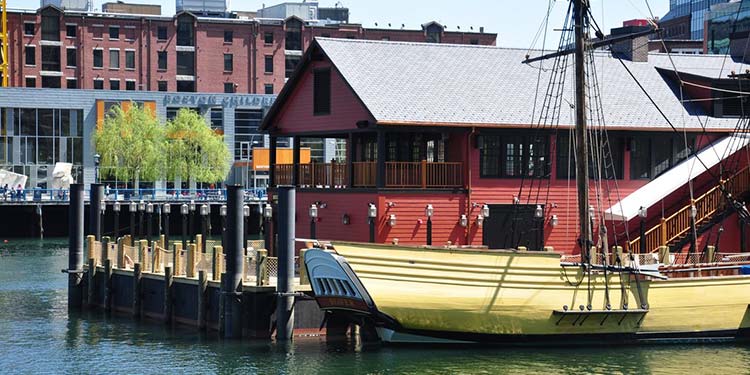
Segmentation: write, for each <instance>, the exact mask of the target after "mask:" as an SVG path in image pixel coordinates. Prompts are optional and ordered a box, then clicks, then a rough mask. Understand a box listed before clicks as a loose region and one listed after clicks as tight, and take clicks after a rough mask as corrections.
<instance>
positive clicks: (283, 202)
mask: <svg viewBox="0 0 750 375" xmlns="http://www.w3.org/2000/svg"><path fill="white" fill-rule="evenodd" d="M294 190H295V189H294V187H291V186H280V187H279V188H278V195H279V215H278V222H279V240H278V257H279V271H278V278H277V282H276V292H277V295H278V299H277V303H276V339H277V340H291V339H292V333H293V329H294V294H293V293H294V236H295V226H294V224H295V223H294V213H295V210H296V207H295V206H296V204H295V196H294V193H295V191H294Z"/></svg>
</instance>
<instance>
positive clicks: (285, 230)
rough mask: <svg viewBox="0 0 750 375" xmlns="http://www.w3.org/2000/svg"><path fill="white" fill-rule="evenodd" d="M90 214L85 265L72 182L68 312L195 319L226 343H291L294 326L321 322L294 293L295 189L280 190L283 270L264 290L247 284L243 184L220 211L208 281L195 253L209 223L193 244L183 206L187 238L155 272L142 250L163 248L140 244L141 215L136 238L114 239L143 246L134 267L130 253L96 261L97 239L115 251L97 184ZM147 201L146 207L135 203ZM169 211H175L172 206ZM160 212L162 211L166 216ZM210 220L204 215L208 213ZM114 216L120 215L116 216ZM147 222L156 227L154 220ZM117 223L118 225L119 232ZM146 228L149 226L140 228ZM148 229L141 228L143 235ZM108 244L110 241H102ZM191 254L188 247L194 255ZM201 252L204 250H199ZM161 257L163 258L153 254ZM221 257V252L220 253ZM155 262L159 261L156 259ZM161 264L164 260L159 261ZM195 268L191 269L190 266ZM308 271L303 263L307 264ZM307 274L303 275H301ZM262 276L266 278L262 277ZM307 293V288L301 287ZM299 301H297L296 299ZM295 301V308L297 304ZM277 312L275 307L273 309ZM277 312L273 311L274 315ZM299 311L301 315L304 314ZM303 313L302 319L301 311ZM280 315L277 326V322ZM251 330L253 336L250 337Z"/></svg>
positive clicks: (80, 201) (164, 241)
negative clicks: (266, 339)
mask: <svg viewBox="0 0 750 375" xmlns="http://www.w3.org/2000/svg"><path fill="white" fill-rule="evenodd" d="M91 189H92V190H91V195H90V197H91V199H90V202H91V203H90V210H89V225H90V231H91V233H92V237H93V241H89V242H91V244H89V246H88V247H89V251H88V254H89V262H88V264H86V265H85V266H84V238H85V236H84V235H85V233H84V190H83V185H80V184H73V185H71V188H70V208H69V223H68V225H69V250H70V251H69V262H68V269H66V270H63V271H64V272H66V273H68V275H69V278H68V306H69V308H70V309H73V310H75V309H82V308H96V307H102V308H103V310H104V311H106V312H110V311H120V312H130V313H132V315H133V316H134V317H141V316H147V317H154V318H159V319H163V320H164V321H165V322H169V323H171V322H174V321H177V322H183V323H184V322H189V323H194V324H195V325H196V326H197V327H200V328H204V327H206V326H207V325H209V326H214V327H215V328H216V329H217V330H218V331H219V332H221V334H222V336H223V337H225V338H240V337H243V336H252V337H263V336H270V332H271V330H272V329H273V328H272V327H273V326H275V327H276V337H277V339H281V340H288V339H291V338H292V336H293V331H294V329H295V328H297V329H300V328H312V327H316V326H317V325H318V324H319V323H320V321H321V320H322V316H323V314H322V312H321V311H320V310H318V308H317V305H316V304H315V303H314V301H311V300H310V298H309V297H307V296H305V295H304V294H303V293H300V292H299V291H297V292H295V289H294V283H295V272H294V261H295V256H294V255H295V254H294V243H295V242H294V233H295V228H294V209H295V204H294V188H280V189H279V194H278V212H279V214H278V218H277V220H278V228H279V231H278V244H277V246H278V247H277V255H278V270H277V285H276V287H275V288H274V287H272V286H265V285H263V283H257V284H255V285H243V266H244V264H245V260H246V254H247V250H248V249H247V248H246V246H247V243H248V241H247V233H246V231H245V227H246V220H247V217H248V213H247V211H248V208H247V206H245V205H244V202H243V197H244V191H243V189H242V188H241V187H240V186H228V187H227V201H226V206H223V207H222V209H221V210H222V218H225V220H223V223H222V224H223V225H222V226H223V229H224V230H223V231H222V241H221V242H222V245H223V246H216V247H215V248H214V250H215V252H214V267H213V268H212V273H213V277H211V279H213V280H208V279H207V275H206V274H205V273H204V272H203V271H200V272H197V273H196V272H195V264H196V248H198V249H204V250H205V249H206V243H205V239H206V237H207V233H206V232H205V228H206V222H205V220H204V222H203V223H202V227H203V228H204V231H203V233H202V235H197V236H195V237H192V236H190V237H192V238H196V239H198V241H200V239H203V241H204V242H203V243H202V244H201V243H198V244H195V243H190V242H189V241H188V236H189V234H188V230H187V227H188V226H190V224H191V223H189V218H190V216H189V215H188V214H187V212H186V211H189V208H188V209H187V210H186V209H185V206H184V205H182V206H181V214H182V215H183V233H182V238H181V241H173V242H176V243H174V244H173V247H174V250H173V255H174V258H173V259H174V260H173V262H172V263H171V265H170V264H168V263H167V262H164V267H163V268H162V267H158V270H157V269H152V268H148V269H147V267H145V266H146V265H147V263H148V262H149V261H148V260H147V259H148V258H147V257H144V256H143V255H141V251H142V249H144V248H148V249H152V250H155V249H156V248H157V246H158V245H156V243H157V241H154V245H152V246H151V247H148V246H149V245H148V242H147V241H145V240H141V241H136V240H135V239H136V238H138V237H139V235H141V236H140V238H143V237H144V236H143V234H144V233H135V232H134V228H135V223H134V221H135V220H136V219H135V216H136V215H135V212H136V211H131V225H130V229H131V233H130V234H129V235H125V236H123V237H119V233H115V239H116V242H117V243H118V244H120V246H121V247H120V249H121V248H122V244H123V243H124V242H127V243H128V244H130V245H131V246H134V245H135V243H136V242H138V243H140V244H142V245H143V246H141V247H139V250H138V255H137V256H135V255H134V256H132V257H131V258H130V260H131V262H133V264H132V267H130V266H128V267H125V266H123V264H124V261H123V260H122V259H124V255H123V254H122V250H120V251H119V252H118V256H117V259H116V263H115V264H116V265H115V266H114V269H113V262H112V259H110V258H109V256H106V255H105V256H103V257H102V258H101V264H99V263H98V262H97V259H96V255H95V253H94V251H95V250H94V245H93V243H94V242H95V241H101V243H102V244H103V247H102V249H103V250H102V254H107V253H106V251H108V249H109V245H108V244H107V243H108V242H109V241H108V238H107V237H105V238H103V237H102V212H103V210H102V207H103V204H104V199H103V197H104V194H103V193H104V190H103V187H102V185H100V184H92V187H91ZM135 204H142V203H135ZM166 211H167V212H166V214H169V211H171V210H170V209H169V208H167V209H166ZM138 212H139V215H144V214H145V215H149V214H151V213H153V209H146V210H143V209H141V210H139V211H138ZM162 214H164V212H163V211H162ZM202 216H204V217H205V216H206V215H202ZM116 217H119V215H118V216H116ZM148 219H149V218H147V220H146V222H147V223H150V222H151V220H148ZM139 221H140V222H141V223H142V222H143V218H142V216H141V217H140V218H139ZM118 224H119V223H116V224H115V228H119V225H118ZM139 227H140V228H142V227H143V225H142V224H141V225H139ZM147 227H149V228H147V229H146V231H145V232H146V233H145V237H147V238H149V237H150V238H153V237H152V234H153V232H152V228H150V225H147ZM141 232H142V230H141ZM168 236H169V232H168V229H167V230H166V233H165V231H164V230H162V233H158V234H157V236H156V237H161V239H160V241H159V242H158V243H161V245H160V246H161V247H162V248H168V247H169V243H170V242H169V237H168ZM103 239H104V241H102V240H103ZM182 249H186V250H187V257H188V258H187V259H189V261H188V263H189V264H190V265H191V266H188V268H187V269H188V270H189V271H188V272H186V274H184V275H183V274H181V271H180V270H181V268H180V266H179V262H180V261H178V259H180V258H179V256H178V254H179V253H180V252H182ZM188 249H189V250H188ZM216 251H218V252H219V254H221V253H222V252H223V258H224V259H225V260H224V263H225V267H226V268H225V271H224V272H223V273H221V269H222V268H221V267H217V266H216V263H217V260H216V259H217V255H216V254H217V253H216ZM197 253H198V254H199V253H200V250H198V252H197ZM154 254H157V253H154ZM219 256H221V255H219ZM151 259H152V261H153V258H151ZM160 264H161V263H160ZM191 267H192V268H191ZM302 268H304V266H302ZM301 272H303V271H301ZM216 273H220V274H221V277H220V281H218V282H217V280H216V276H217V275H216ZM256 277H261V275H260V273H258V274H257V275H256ZM300 289H304V288H300ZM295 300H296V301H295ZM295 302H296V303H295ZM295 306H296V309H297V310H300V306H304V307H303V309H304V310H305V314H304V316H305V318H304V319H302V320H303V321H305V322H303V323H304V324H302V325H301V324H296V325H295V322H294V315H295ZM274 307H275V308H274ZM274 310H275V311H274ZM298 313H299V311H298ZM298 315H299V314H298ZM272 316H273V317H275V324H273V323H272V322H271V320H272ZM248 332H250V334H248Z"/></svg>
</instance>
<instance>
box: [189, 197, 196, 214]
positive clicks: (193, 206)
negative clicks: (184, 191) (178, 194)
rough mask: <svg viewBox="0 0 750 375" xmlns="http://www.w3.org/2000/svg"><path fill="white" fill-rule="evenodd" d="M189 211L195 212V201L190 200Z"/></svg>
mask: <svg viewBox="0 0 750 375" xmlns="http://www.w3.org/2000/svg"><path fill="white" fill-rule="evenodd" d="M190 212H195V201H194V200H192V199H191V200H190Z"/></svg>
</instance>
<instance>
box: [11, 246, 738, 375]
mask: <svg viewBox="0 0 750 375" xmlns="http://www.w3.org/2000/svg"><path fill="white" fill-rule="evenodd" d="M65 246H66V242H65V241H64V240H57V241H55V240H47V241H43V242H42V241H29V240H9V242H8V243H0V373H25V374H32V373H33V374H39V373H96V374H103V373H129V374H136V373H137V374H140V373H162V374H166V373H201V374H203V373H262V374H317V373H319V374H360V373H361V374H416V373H419V374H505V373H512V374H541V373H562V374H586V373H601V374H613V373H627V374H651V373H653V374H679V373H690V374H737V373H750V346H740V345H705V346H647V347H618V348H607V347H592V348H576V349H565V348H542V349H533V348H532V349H506V348H478V347H474V346H472V347H466V348H441V347H428V348H419V347H383V346H380V345H368V346H364V347H363V346H361V345H358V344H356V343H353V342H339V343H333V344H330V343H326V341H325V340H324V339H319V338H307V339H299V340H297V341H296V342H295V343H294V344H291V345H288V346H286V345H278V344H275V343H269V342H265V341H237V342H234V341H233V342H226V341H221V340H218V339H217V338H216V337H215V336H213V335H210V334H209V335H205V334H203V335H202V334H198V333H195V332H193V331H192V330H188V329H180V328H177V329H172V328H167V327H165V326H164V325H162V324H159V323H148V322H141V323H135V322H132V321H131V320H130V319H128V318H122V317H119V318H118V317H110V318H108V317H105V316H104V315H102V314H100V313H84V314H83V315H81V316H78V315H69V314H68V311H67V305H66V295H67V292H66V285H67V282H66V276H65V275H64V274H62V273H61V272H60V270H61V269H62V268H65V266H66V265H67V249H66V247H65Z"/></svg>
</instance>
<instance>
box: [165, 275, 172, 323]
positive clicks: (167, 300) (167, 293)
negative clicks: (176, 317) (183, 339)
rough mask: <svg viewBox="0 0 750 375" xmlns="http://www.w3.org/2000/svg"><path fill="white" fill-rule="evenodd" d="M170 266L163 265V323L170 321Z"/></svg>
mask: <svg viewBox="0 0 750 375" xmlns="http://www.w3.org/2000/svg"><path fill="white" fill-rule="evenodd" d="M172 281H173V278H172V267H164V323H166V324H169V323H171V322H172Z"/></svg>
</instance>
